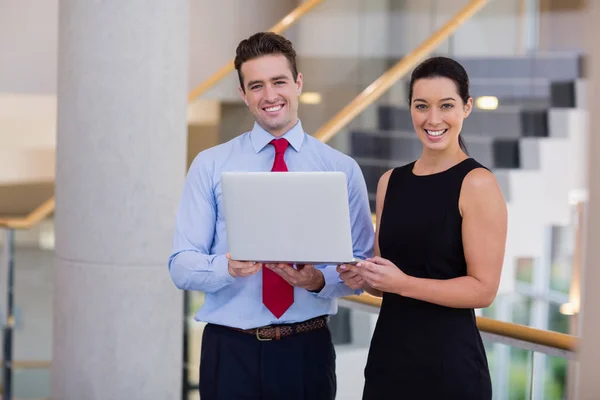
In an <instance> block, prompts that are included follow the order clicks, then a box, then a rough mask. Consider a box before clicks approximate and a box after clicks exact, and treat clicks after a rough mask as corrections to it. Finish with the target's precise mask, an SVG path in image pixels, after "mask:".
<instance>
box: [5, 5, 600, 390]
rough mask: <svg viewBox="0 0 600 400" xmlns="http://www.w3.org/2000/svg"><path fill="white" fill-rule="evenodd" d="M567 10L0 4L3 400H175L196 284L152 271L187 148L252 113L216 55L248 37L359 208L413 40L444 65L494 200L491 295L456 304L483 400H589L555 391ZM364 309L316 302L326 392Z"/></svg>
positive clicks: (569, 219) (358, 355) (569, 145)
mask: <svg viewBox="0 0 600 400" xmlns="http://www.w3.org/2000/svg"><path fill="white" fill-rule="evenodd" d="M590 7H593V6H591V5H590V4H586V2H584V1H577V0H489V1H476V0H473V1H467V0H451V1H448V0H322V1H315V0H306V1H300V0H243V1H242V0H219V1H218V2H217V1H208V0H187V1H186V0H172V1H171V0H170V1H169V2H162V1H160V0H151V1H146V2H144V1H141V0H131V1H128V2H126V3H120V2H91V1H80V0H77V1H75V0H70V1H67V0H65V1H60V2H59V1H58V0H43V1H39V0H2V1H0V55H1V56H0V226H1V227H4V229H3V231H2V239H1V241H0V243H1V245H2V249H1V250H2V251H1V252H2V254H3V255H4V256H3V258H2V259H1V265H0V272H1V275H0V321H1V322H2V325H3V327H4V329H3V336H2V343H3V346H2V350H3V353H2V357H3V360H4V363H3V374H2V381H0V385H1V386H2V387H3V391H4V394H3V396H5V397H3V399H7V397H6V396H8V394H10V396H11V397H12V398H14V399H49V398H53V399H63V398H64V399H76V398H77V399H81V398H89V399H109V398H119V399H120V398H122V399H133V398H138V395H139V398H146V399H190V400H191V399H198V394H197V385H198V365H199V357H200V344H201V337H202V330H203V324H202V323H199V322H196V321H194V319H193V315H194V314H195V313H196V311H197V310H198V308H200V307H201V306H202V303H203V293H199V292H187V293H181V292H180V291H178V290H177V289H176V288H174V286H173V285H172V283H171V282H170V279H169V276H168V270H167V261H168V257H169V254H170V246H171V240H172V226H173V222H174V212H175V207H176V206H177V201H178V199H179V196H180V194H181V193H180V192H181V186H182V183H183V178H184V176H185V172H186V170H187V167H188V166H189V164H190V162H191V160H192V159H193V158H194V157H195V155H196V154H197V153H198V152H199V151H201V150H203V149H206V148H209V147H212V146H214V145H217V144H219V143H222V142H224V141H227V140H229V139H231V138H233V137H235V136H237V135H239V134H240V133H243V132H246V131H248V130H250V129H251V128H252V124H253V119H252V116H251V114H250V113H249V112H248V110H247V108H246V106H245V104H244V103H243V101H242V100H241V99H240V97H239V95H238V92H237V85H238V81H237V75H236V74H235V72H232V71H233V70H232V65H231V61H232V59H233V56H234V55H235V54H234V52H235V47H236V46H237V43H238V42H239V41H240V40H242V39H244V38H246V37H247V36H249V35H250V34H252V33H254V32H257V31H263V30H267V29H272V30H275V31H278V32H282V33H283V34H284V35H285V36H286V37H288V38H289V39H290V40H292V42H293V44H294V47H295V49H296V51H297V53H298V67H299V70H300V72H302V73H303V75H304V90H303V94H302V96H301V99H300V100H301V104H300V118H301V120H302V124H303V126H304V129H305V131H307V132H308V133H310V134H314V135H315V136H316V137H318V138H319V139H321V140H324V141H327V142H328V143H329V144H330V145H331V146H333V147H335V148H337V149H339V150H341V151H343V152H344V153H346V154H349V155H350V156H352V157H354V158H355V159H356V160H357V161H358V163H359V165H360V167H361V169H362V171H363V173H364V176H365V180H366V182H367V186H368V190H369V194H370V199H371V203H372V204H371V206H372V210H373V211H374V210H375V207H374V200H375V190H376V185H377V181H378V179H379V177H380V176H381V174H382V173H383V172H385V171H386V170H387V169H389V168H392V167H395V166H400V165H403V164H406V163H409V162H411V161H413V160H415V159H416V158H417V157H418V156H419V154H420V142H419V141H418V139H417V137H416V135H415V134H414V132H413V130H412V122H411V118H410V111H409V108H408V105H407V99H406V97H407V93H408V92H407V85H408V79H407V77H408V76H409V75H410V72H411V71H412V69H413V68H414V67H415V66H416V65H417V64H418V63H419V62H420V61H421V60H423V59H424V58H425V57H427V56H430V55H445V56H450V57H453V58H455V59H457V60H458V61H459V62H461V63H462V64H463V65H464V66H465V68H466V69H467V72H468V74H469V76H470V79H471V95H472V96H473V99H474V103H475V110H474V112H473V113H472V114H471V116H470V117H469V118H468V119H467V120H466V122H465V125H464V129H463V138H464V140H465V142H466V145H467V148H468V150H469V153H470V155H471V156H473V157H474V158H476V159H477V160H478V161H480V162H481V163H482V164H484V165H486V166H487V167H489V168H490V169H491V170H492V172H493V173H494V174H495V175H496V177H497V179H498V181H499V182H500V185H501V187H502V190H503V193H504V196H505V198H506V201H507V204H508V210H509V232H508V241H507V248H506V255H505V262H504V266H503V272H502V281H501V286H500V291H499V294H498V296H497V298H496V300H495V301H494V303H493V304H492V305H491V306H490V307H489V308H486V309H481V310H477V315H478V324H479V327H480V330H481V331H482V335H483V337H484V341H485V345H486V350H487V355H488V360H489V362H490V368H491V373H492V381H493V390H494V399H499V400H500V399H545V400H549V399H567V398H569V399H571V398H594V397H589V396H591V395H589V394H586V393H585V392H580V393H579V395H577V388H578V385H577V378H578V373H579V362H578V361H577V351H576V345H577V343H578V339H579V337H580V336H581V332H580V329H581V319H580V303H581V301H582V299H581V287H582V267H583V265H584V263H583V261H582V260H584V258H585V257H584V255H587V256H588V258H587V259H588V260H589V261H587V264H585V265H589V264H590V263H591V261H592V260H591V259H590V258H589V256H590V255H592V254H593V253H592V252H593V251H595V249H589V250H587V249H586V246H584V244H585V240H584V239H585V235H586V231H585V229H584V228H585V225H586V224H585V223H586V222H587V221H588V217H587V216H588V211H589V189H590V188H589V187H588V177H589V173H588V171H589V167H588V161H589V160H588V157H587V155H588V153H589V151H588V149H589V146H590V142H589V137H590V133H591V130H590V127H589V123H588V104H589V94H590V93H589V92H590V89H589V87H590V79H591V76H592V74H593V72H596V73H598V71H599V70H598V66H597V65H596V69H595V70H593V71H592V69H591V68H590V65H591V64H590V54H589V49H590V47H589V46H588V44H589V43H590V42H589V41H588V40H589V38H590V33H589V30H591V29H592V28H593V27H591V26H590V24H589V23H588V22H587V21H588V19H587V18H588V17H589V15H590V13H591V8H590ZM594 7H595V6H594ZM594 15H598V16H600V15H599V14H598V13H596V14H594ZM595 37H598V35H597V34H596V36H595ZM115 71H116V73H115ZM384 74H385V75H384ZM382 75H383V76H382ZM596 76H597V75H596ZM380 77H381V79H380ZM595 79H597V78H595ZM597 176H598V175H596V180H597V179H598V178H597ZM55 196H56V197H55ZM590 229H594V228H590ZM590 243H591V242H590ZM590 279H591V278H590ZM590 285H591V283H590ZM594 295H595V294H594ZM377 312H378V303H377V301H375V300H374V299H372V298H370V299H369V298H366V299H365V298H364V297H361V298H347V299H341V300H340V308H339V312H338V314H337V315H336V316H335V317H334V318H332V321H331V329H332V332H333V334H334V340H335V343H336V348H337V369H338V371H337V375H338V398H339V399H348V400H350V399H360V396H361V393H362V385H363V368H364V365H365V361H366V354H367V350H368V346H369V341H370V338H371V334H372V332H373V328H374V324H375V322H376V319H377ZM150 349H151V350H150ZM82 393H86V394H85V396H83V395H82ZM132 393H135V395H132ZM588 393H589V392H588ZM596 394H597V392H596ZM586 396H587V397H586ZM595 398H598V397H595Z"/></svg>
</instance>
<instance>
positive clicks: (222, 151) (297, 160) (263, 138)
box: [169, 121, 374, 329]
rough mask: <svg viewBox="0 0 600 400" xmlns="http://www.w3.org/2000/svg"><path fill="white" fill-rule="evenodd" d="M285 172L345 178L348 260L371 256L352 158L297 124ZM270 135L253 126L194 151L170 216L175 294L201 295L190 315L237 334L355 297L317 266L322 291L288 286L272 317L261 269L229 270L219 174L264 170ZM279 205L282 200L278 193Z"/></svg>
mask: <svg viewBox="0 0 600 400" xmlns="http://www.w3.org/2000/svg"><path fill="white" fill-rule="evenodd" d="M283 137H284V138H286V139H287V140H288V141H289V143H290V146H289V147H288V148H287V150H286V152H285V162H286V164H287V167H288V170H289V171H342V172H344V173H345V174H346V176H347V182H348V199H349V203H350V204H349V205H350V216H351V228H352V241H353V249H354V250H353V252H354V257H356V258H361V259H365V258H368V257H372V256H373V240H374V232H373V224H372V221H371V211H370V207H369V200H368V194H367V188H366V184H365V181H364V178H363V174H362V171H361V170H360V168H359V166H358V164H357V163H356V161H354V159H352V158H351V157H348V156H347V155H345V154H343V153H341V152H339V151H337V150H335V149H333V148H331V147H330V146H328V145H326V144H324V143H322V142H320V141H319V140H318V139H315V138H313V137H312V136H310V135H307V134H306V133H305V132H304V131H303V129H302V124H301V122H300V121H298V123H297V124H296V125H295V126H294V127H293V128H292V129H290V130H289V131H288V132H287V133H286V134H285V135H283ZM274 138H275V137H274V136H272V135H271V134H270V133H268V132H267V131H265V130H264V129H262V128H261V127H260V126H259V125H258V124H255V125H254V127H253V129H252V131H250V132H247V133H244V134H242V135H240V136H238V137H236V138H234V139H232V140H230V141H229V142H226V143H223V144H221V145H218V146H215V147H213V148H210V149H208V150H205V151H202V152H200V153H199V154H198V155H197V156H196V158H195V159H194V161H193V163H192V165H191V166H190V169H189V171H188V174H187V177H186V180H185V185H184V188H183V194H182V198H181V202H180V205H179V210H178V213H177V218H176V225H175V236H174V241H173V251H172V255H171V257H170V259H169V271H170V274H171V279H172V280H173V282H174V283H175V285H176V286H177V287H178V288H179V289H183V290H198V291H203V292H205V300H204V304H203V306H202V307H201V308H200V310H199V311H198V312H197V314H196V315H195V319H196V320H197V321H204V322H208V323H214V324H219V325H225V326H230V327H237V328H241V329H248V328H255V327H259V326H265V325H270V324H277V323H292V322H300V321H305V320H307V319H310V318H313V317H316V316H319V315H328V314H329V315H331V314H334V313H336V312H337V301H336V298H337V297H340V296H346V295H350V294H355V293H357V292H356V291H353V290H352V289H350V288H349V287H348V286H346V285H345V284H344V283H343V282H342V281H341V279H340V278H339V274H338V273H337V271H336V266H335V265H317V266H315V267H316V268H319V269H320V270H321V271H322V272H323V276H324V278H325V287H324V288H323V289H322V290H321V291H320V292H318V293H313V292H309V291H307V290H305V289H301V288H297V287H295V288H294V303H293V304H292V306H291V307H290V308H289V309H288V310H287V311H286V312H285V313H284V314H283V315H282V316H281V318H279V319H277V318H275V316H274V315H273V314H271V312H270V311H269V310H268V309H267V308H266V307H265V306H264V305H263V303H262V270H261V271H259V272H258V273H256V274H254V275H251V276H248V277H244V278H233V277H232V276H231V275H230V274H229V271H228V262H227V259H226V257H225V254H226V253H227V251H228V250H227V232H226V231H225V220H224V217H223V204H222V202H221V200H222V199H221V182H220V177H221V173H222V172H224V171H270V170H271V168H272V166H273V159H274V157H275V149H274V147H273V146H271V145H268V144H269V142H270V141H271V140H273V139H274ZM280 201H285V196H283V195H282V196H281V200H280Z"/></svg>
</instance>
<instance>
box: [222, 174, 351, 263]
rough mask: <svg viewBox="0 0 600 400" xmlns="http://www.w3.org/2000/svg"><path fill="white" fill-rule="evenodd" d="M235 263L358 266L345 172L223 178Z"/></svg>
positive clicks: (225, 176)
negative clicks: (355, 257)
mask: <svg viewBox="0 0 600 400" xmlns="http://www.w3.org/2000/svg"><path fill="white" fill-rule="evenodd" d="M221 187H222V196H223V198H222V201H223V206H224V210H225V223H226V229H227V239H228V246H229V253H230V254H231V258H232V259H234V260H240V261H256V262H285V263H290V264H294V263H296V264H344V263H348V264H349V263H356V262H357V260H355V259H354V256H353V252H352V235H351V231H350V211H349V206H348V189H347V183H346V175H345V174H344V173H342V172H224V173H222V175H221Z"/></svg>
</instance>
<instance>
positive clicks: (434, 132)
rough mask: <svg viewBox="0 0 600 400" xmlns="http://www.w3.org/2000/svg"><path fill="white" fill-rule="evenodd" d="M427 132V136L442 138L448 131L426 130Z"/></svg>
mask: <svg viewBox="0 0 600 400" xmlns="http://www.w3.org/2000/svg"><path fill="white" fill-rule="evenodd" d="M425 132H427V134H428V135H431V136H440V135H441V134H442V133H444V132H446V129H442V130H441V131H430V130H428V129H425Z"/></svg>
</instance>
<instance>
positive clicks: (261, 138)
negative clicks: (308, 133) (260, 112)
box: [250, 120, 304, 153]
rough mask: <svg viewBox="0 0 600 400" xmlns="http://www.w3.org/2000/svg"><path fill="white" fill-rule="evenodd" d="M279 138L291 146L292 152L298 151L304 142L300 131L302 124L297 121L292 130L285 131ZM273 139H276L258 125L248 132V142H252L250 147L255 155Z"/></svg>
mask: <svg viewBox="0 0 600 400" xmlns="http://www.w3.org/2000/svg"><path fill="white" fill-rule="evenodd" d="M281 137H282V138H285V139H286V140H287V141H288V142H289V143H290V145H292V147H293V148H294V150H296V151H297V152H298V151H300V148H301V147H302V142H303V141H304V130H303V129H302V123H301V122H300V120H298V122H297V123H296V125H294V126H293V127H292V129H290V130H289V131H287V132H286V133H285V134H284V135H283V136H281ZM273 139H276V137H275V136H273V135H271V134H270V133H269V132H267V131H266V130H264V129H263V128H262V127H261V126H260V125H258V123H256V122H255V123H254V127H253V128H252V131H250V141H251V142H252V146H253V147H254V150H255V151H256V152H257V153H258V152H260V151H261V150H262V149H264V148H265V146H266V145H268V144H269V143H270V142H271V140H273Z"/></svg>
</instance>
